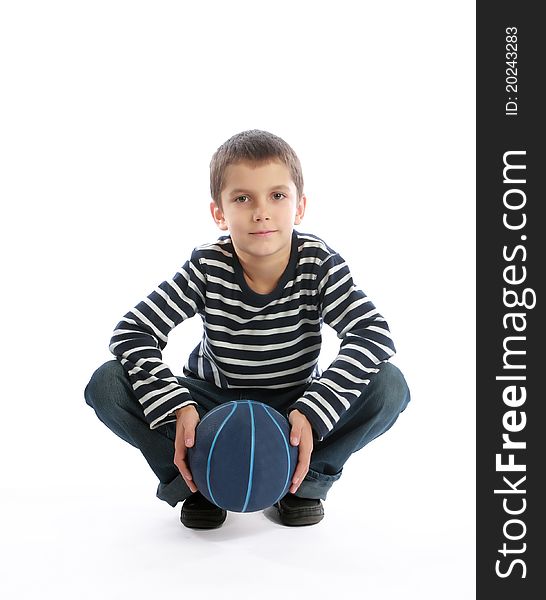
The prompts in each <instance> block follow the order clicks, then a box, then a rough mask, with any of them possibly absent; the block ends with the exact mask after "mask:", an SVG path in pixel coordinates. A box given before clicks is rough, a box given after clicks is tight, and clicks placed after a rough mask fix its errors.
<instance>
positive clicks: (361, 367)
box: [289, 253, 396, 441]
mask: <svg viewBox="0 0 546 600" xmlns="http://www.w3.org/2000/svg"><path fill="white" fill-rule="evenodd" d="M318 288H319V297H320V303H321V317H322V319H323V322H324V323H326V324H327V325H329V326H330V327H332V328H333V329H334V330H335V331H336V333H337V336H338V338H340V339H341V344H340V350H339V354H338V355H337V357H336V358H335V360H334V361H333V362H332V364H331V365H330V366H329V367H328V369H326V370H325V371H324V372H323V373H322V375H321V376H320V377H319V378H318V379H316V380H315V381H313V383H312V384H311V385H310V386H309V387H308V388H307V390H306V391H305V393H304V395H303V396H302V397H301V398H299V399H298V400H297V401H296V402H295V403H294V404H293V405H292V406H290V408H289V411H291V410H293V409H298V410H299V411H300V412H302V413H303V414H304V415H305V416H306V417H307V419H308V420H309V422H310V423H311V426H312V427H313V430H314V435H315V436H316V437H317V439H318V441H321V440H322V439H323V438H324V437H325V436H326V435H327V434H328V433H330V432H331V431H332V430H333V428H334V427H335V424H336V423H337V422H338V421H339V419H340V418H341V416H342V415H343V413H344V412H345V411H346V410H347V409H348V408H350V406H351V405H352V404H353V403H354V402H358V401H359V398H360V395H361V393H362V390H363V389H364V387H365V386H366V385H368V384H369V383H370V381H371V380H372V378H373V376H374V374H375V373H377V372H378V371H379V367H380V365H381V363H383V362H385V361H387V360H389V359H390V358H391V357H392V356H393V355H394V354H395V352H396V350H395V347H394V343H393V341H392V339H391V335H390V332H389V327H388V325H387V322H386V321H385V319H384V318H383V317H382V316H381V315H380V314H379V312H378V311H377V309H376V308H375V306H374V304H373V303H372V302H371V301H370V300H369V299H368V298H367V296H366V295H365V294H364V292H363V291H362V290H360V289H358V288H357V287H356V286H355V284H354V282H353V279H352V276H351V273H350V271H349V268H348V266H347V264H346V263H345V261H344V260H343V258H342V257H341V256H340V255H339V254H337V253H334V254H331V255H330V256H329V257H328V258H327V259H326V260H325V261H324V263H323V265H322V267H321V271H320V275H319V284H318Z"/></svg>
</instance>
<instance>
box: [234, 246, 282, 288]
mask: <svg viewBox="0 0 546 600" xmlns="http://www.w3.org/2000/svg"><path fill="white" fill-rule="evenodd" d="M290 251H291V246H288V247H287V248H286V249H284V251H283V252H282V253H280V252H279V254H274V255H272V256H262V257H255V256H248V255H246V256H245V254H244V253H243V254H242V255H241V254H239V253H237V258H238V259H239V262H240V263H241V267H242V269H243V275H244V278H245V281H246V282H247V284H248V286H249V287H250V288H251V289H252V290H253V291H255V292H257V293H258V294H269V293H271V292H272V291H273V290H274V289H275V288H276V287H277V284H278V282H279V279H280V278H281V277H282V274H283V273H284V271H285V270H286V267H287V266H288V263H289V261H290Z"/></svg>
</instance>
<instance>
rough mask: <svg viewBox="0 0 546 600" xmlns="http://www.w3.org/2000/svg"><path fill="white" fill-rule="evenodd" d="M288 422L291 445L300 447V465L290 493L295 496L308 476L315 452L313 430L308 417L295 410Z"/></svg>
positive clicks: (297, 467)
mask: <svg viewBox="0 0 546 600" xmlns="http://www.w3.org/2000/svg"><path fill="white" fill-rule="evenodd" d="M288 422H289V423H290V425H291V426H292V428H291V430H290V443H291V444H292V446H298V445H299V452H298V464H297V465H296V470H295V471H294V476H293V477H292V485H291V487H290V490H289V491H290V493H291V494H295V493H296V490H297V489H298V488H299V487H300V484H301V482H302V481H303V478H304V477H305V476H306V475H307V471H308V470H309V464H310V462H311V452H312V451H313V430H312V428H311V423H309V421H308V420H307V417H306V416H305V415H304V414H303V413H301V412H300V411H299V410H297V409H294V410H293V411H291V412H290V414H289V415H288Z"/></svg>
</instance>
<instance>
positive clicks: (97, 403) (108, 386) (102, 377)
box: [83, 359, 124, 410]
mask: <svg viewBox="0 0 546 600" xmlns="http://www.w3.org/2000/svg"><path fill="white" fill-rule="evenodd" d="M122 377H124V371H123V367H122V366H121V363H120V362H119V361H118V360H116V359H114V360H109V361H107V362H105V363H104V364H102V365H101V366H100V367H99V368H98V369H97V370H96V371H95V372H94V373H93V375H91V379H90V380H89V383H88V384H87V385H86V386H85V390H84V393H83V395H84V397H85V401H86V403H87V404H88V405H89V406H91V407H93V408H94V409H95V410H100V408H101V406H102V404H103V403H104V402H107V403H108V404H111V403H112V397H114V396H115V395H116V394H115V389H116V387H118V386H119V385H121V384H122V381H123V380H122Z"/></svg>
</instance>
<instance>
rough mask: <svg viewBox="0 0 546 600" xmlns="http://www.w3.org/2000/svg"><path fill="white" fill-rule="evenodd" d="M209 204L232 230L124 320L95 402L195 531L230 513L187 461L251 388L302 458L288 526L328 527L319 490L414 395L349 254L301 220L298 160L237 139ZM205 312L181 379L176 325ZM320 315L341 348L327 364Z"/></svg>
mask: <svg viewBox="0 0 546 600" xmlns="http://www.w3.org/2000/svg"><path fill="white" fill-rule="evenodd" d="M210 176H211V195H212V201H211V203H210V211H211V214H212V217H213V219H214V221H215V222H216V224H217V226H218V227H219V229H220V230H221V231H223V232H229V234H228V235H222V236H220V237H219V239H218V240H217V241H216V242H214V243H210V244H205V245H203V246H199V247H197V248H195V249H194V250H193V252H192V254H191V257H190V259H189V260H187V261H186V263H185V264H184V265H183V267H182V268H181V269H180V270H179V271H178V272H177V273H176V274H175V275H174V277H173V278H172V279H171V280H168V281H164V282H163V283H161V284H160V285H159V286H158V287H157V288H156V289H155V290H154V291H153V292H152V293H151V294H150V295H149V296H148V297H147V298H146V299H145V300H144V301H142V302H140V303H139V304H138V305H137V306H136V307H135V308H134V309H133V310H131V311H129V312H128V313H127V314H126V315H125V316H124V317H123V318H122V320H121V321H120V322H119V323H118V325H117V326H116V329H115V331H114V333H113V336H112V339H111V342H110V351H111V352H112V353H113V354H114V355H115V357H116V359H115V360H111V361H108V362H106V363H105V364H104V365H102V366H101V367H99V368H98V369H97V370H96V371H95V373H94V374H93V376H92V377H91V380H90V381H89V383H88V385H87V387H86V389H85V398H86V401H87V403H88V404H89V405H90V406H92V407H93V408H94V409H95V411H96V413H97V416H98V417H99V419H100V420H101V421H103V422H104V423H105V424H106V425H107V426H108V427H109V428H110V429H111V430H112V431H114V433H116V434H117V435H118V436H119V437H121V438H122V439H124V440H125V441H127V442H128V443H130V444H132V445H133V446H135V447H137V448H139V449H140V450H141V452H142V454H143V455H144V457H145V458H146V460H147V461H148V463H149V465H150V467H151V468H152V469H153V471H154V472H155V474H156V475H157V477H158V478H159V482H160V483H159V486H158V489H157V497H158V498H160V499H162V500H165V501H166V502H168V503H169V504H170V505H171V506H176V504H177V503H178V502H180V501H184V503H183V505H182V511H181V517H180V518H181V521H182V523H183V524H184V525H185V526H187V527H192V528H213V527H219V526H220V525H222V523H223V522H224V521H225V519H226V511H225V510H223V509H221V508H219V507H216V506H215V505H213V504H211V503H209V502H208V501H207V500H206V499H205V498H204V497H203V496H202V495H201V494H200V493H199V491H198V490H197V487H196V486H195V483H194V482H193V480H192V476H191V472H190V470H189V467H188V463H187V460H186V451H187V448H189V447H191V446H192V445H193V443H194V437H195V428H196V426H197V423H198V422H199V420H200V418H202V416H203V415H204V414H205V413H206V412H207V411H209V410H211V409H212V408H214V407H215V406H217V405H218V404H221V403H223V402H227V401H230V400H235V399H242V398H252V399H254V400H258V401H261V402H265V403H266V404H269V405H271V406H272V407H273V408H275V409H277V410H279V412H281V413H283V414H285V415H286V416H287V418H288V420H289V423H290V426H291V439H290V443H291V444H293V445H294V446H299V448H298V463H297V466H296V470H295V473H294V477H293V480H292V482H291V487H290V490H289V493H288V494H287V495H286V496H285V497H284V498H282V499H281V500H280V501H279V502H277V503H276V504H275V507H276V508H277V510H278V512H279V516H280V520H281V522H282V523H283V524H285V525H290V526H299V525H311V524H314V523H318V522H319V521H320V520H321V519H322V518H323V516H324V508H323V505H322V502H321V500H325V499H326V494H327V492H328V490H329V489H330V487H331V486H332V484H333V483H334V482H335V481H337V479H339V477H340V476H341V471H342V467H343V464H344V463H345V462H346V460H347V459H348V458H349V456H350V455H351V454H352V453H353V452H356V451H357V450H359V449H361V448H362V447H363V446H364V445H365V444H367V443H368V442H370V441H371V440H372V439H374V438H376V437H377V436H379V435H381V434H382V433H383V432H385V431H386V430H387V429H389V428H390V427H391V425H392V424H393V423H394V422H395V421H396V419H397V418H398V415H399V414H400V412H402V411H403V410H404V408H405V407H406V404H407V403H408V401H409V398H410V396H409V390H408V387H407V385H406V382H405V380H404V377H403V376H402V374H401V373H400V371H399V370H398V369H397V368H396V367H395V366H393V365H392V364H390V363H388V362H387V361H388V360H389V359H390V357H391V356H393V354H394V352H395V349H394V344H393V342H392V340H391V336H390V333H389V329H388V325H387V322H386V321H385V319H384V318H383V317H382V316H381V315H380V314H379V312H378V311H377V310H376V308H375V306H374V305H373V304H372V302H371V301H370V300H369V299H368V298H367V297H366V295H365V294H364V293H363V292H362V291H361V290H360V289H358V288H357V287H356V286H355V285H354V283H353V280H352V277H351V274H350V271H349V268H348V266H347V264H346V263H345V261H344V260H343V259H342V258H341V256H340V255H339V254H338V253H337V252H335V251H334V250H332V249H331V248H330V247H329V246H327V245H326V243H325V242H323V241H322V240H321V239H320V238H318V237H316V236H314V235H311V234H303V233H299V232H297V231H296V230H295V229H294V226H295V225H299V224H300V223H301V221H302V219H303V216H304V213H305V208H306V202H307V199H306V196H305V194H304V193H303V176H302V172H301V165H300V162H299V159H298V157H297V156H296V154H295V153H294V151H293V150H292V148H291V147H290V146H289V145H288V144H287V143H286V142H285V141H284V140H282V139H281V138H279V137H277V136H275V135H273V134H271V133H268V132H266V131H261V130H256V129H254V130H249V131H244V132H242V133H239V134H237V135H234V136H233V137H231V138H230V139H229V140H227V141H226V142H225V143H224V144H223V145H222V146H220V147H219V148H218V150H217V151H216V152H215V154H214V155H213V157H212V161H211V164H210ZM196 314H199V316H200V317H201V318H202V320H203V326H204V331H203V338H202V340H201V342H200V344H199V345H198V346H197V347H196V348H195V349H194V350H193V352H192V353H191V354H190V357H189V359H188V361H187V363H186V364H185V366H184V368H183V373H184V377H178V376H174V375H173V373H172V372H171V370H170V369H169V367H167V365H165V364H164V363H163V362H162V356H161V351H162V350H163V349H164V348H165V346H166V344H167V336H168V334H169V332H170V331H171V330H172V329H173V328H174V327H176V326H177V325H178V324H179V323H181V322H182V321H183V320H184V319H187V318H190V317H192V316H194V315H196ZM322 322H325V323H327V324H328V325H330V326H331V327H333V328H334V329H335V331H336V332H337V335H338V337H339V338H340V339H341V344H340V351H339V354H338V356H337V358H336V359H335V360H334V362H333V363H332V364H331V365H330V367H329V368H328V369H327V370H326V371H324V372H323V373H322V374H320V373H319V371H318V367H317V362H318V358H319V353H320V347H321V334H320V328H321V325H322Z"/></svg>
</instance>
